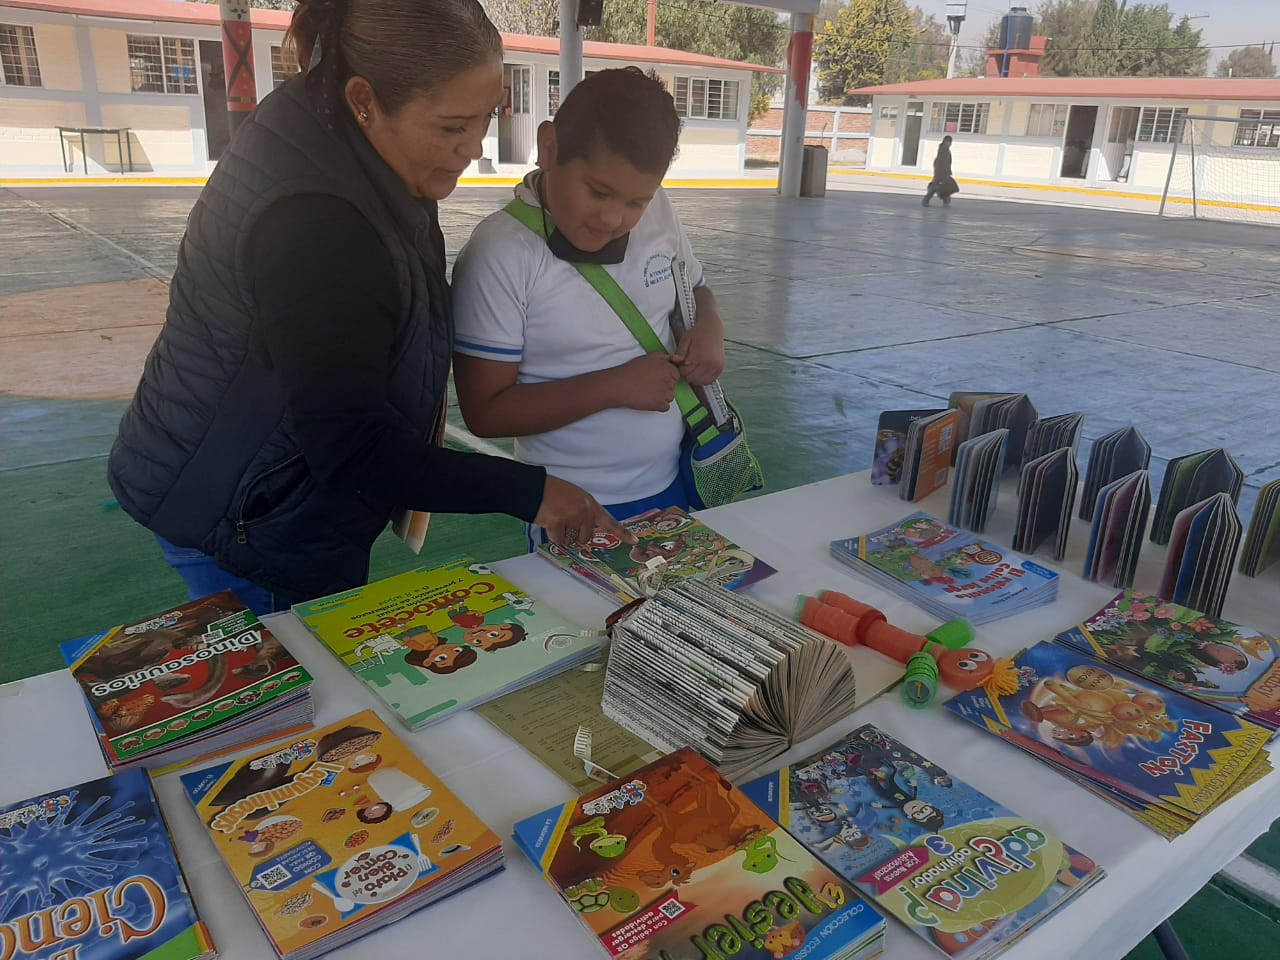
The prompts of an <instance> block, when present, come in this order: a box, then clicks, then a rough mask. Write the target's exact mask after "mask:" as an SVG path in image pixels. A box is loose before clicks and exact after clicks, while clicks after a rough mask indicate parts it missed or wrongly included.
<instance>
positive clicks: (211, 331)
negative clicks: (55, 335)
mask: <svg viewBox="0 0 1280 960" xmlns="http://www.w3.org/2000/svg"><path fill="white" fill-rule="evenodd" d="M297 193H323V194H331V195H333V196H337V197H341V198H342V199H343V200H346V201H347V202H349V203H350V204H351V205H352V206H354V207H355V208H356V209H357V210H359V211H360V213H361V214H363V215H364V217H365V218H366V219H367V220H368V221H369V223H370V224H372V225H373V227H374V228H375V229H376V230H377V231H378V233H379V234H380V236H381V238H382V241H383V243H384V244H385V245H386V248H387V250H388V252H389V253H390V256H391V259H392V261H393V263H394V267H395V272H396V276H397V278H398V281H399V287H400V290H399V293H400V303H401V310H400V317H401V320H400V326H399V328H398V330H397V333H396V345H395V351H394V356H395V365H394V367H393V369H392V371H391V376H390V382H389V384H388V398H389V401H390V403H391V405H392V406H393V407H394V408H395V409H396V410H397V411H398V412H399V413H400V414H401V415H403V416H404V417H405V418H407V419H408V420H409V421H410V422H411V423H413V424H414V425H415V426H416V427H417V428H418V429H419V430H421V432H422V435H423V436H424V437H427V436H429V435H430V433H431V430H432V427H433V425H434V421H435V417H436V413H437V411H438V409H439V407H440V401H441V398H442V397H443V395H444V391H445V387H446V381H447V379H448V375H449V357H450V352H451V350H452V329H453V324H452V319H451V315H450V304H449V290H448V286H447V284H446V282H445V262H444V240H443V237H442V236H441V234H440V228H439V224H438V222H437V216H436V207H435V204H434V203H433V202H429V201H422V200H417V199H415V198H413V197H411V196H410V195H409V193H408V192H407V191H406V190H405V188H404V185H403V183H402V182H401V181H400V179H399V178H398V177H397V176H396V175H395V174H394V173H393V172H392V171H391V169H390V168H389V167H387V166H386V164H385V163H384V162H383V161H382V159H381V158H380V157H379V156H378V155H377V153H376V152H375V151H374V150H373V148H372V147H371V146H370V145H369V143H368V142H367V141H366V140H365V138H364V136H363V135H362V134H361V133H360V132H359V131H358V130H357V129H356V128H355V127H354V124H352V123H350V122H344V121H343V120H335V119H334V112H333V111H332V110H331V109H330V104H328V103H327V102H326V101H325V100H324V99H323V98H320V97H319V96H317V95H316V94H315V93H313V92H309V90H308V87H307V84H306V78H305V77H299V78H297V79H295V80H292V81H290V82H289V83H288V84H286V85H285V86H283V87H281V88H280V89H279V90H277V91H276V92H275V93H273V94H271V95H270V96H268V97H267V98H266V99H265V100H264V101H263V102H262V104H261V105H260V106H259V107H258V109H257V111H256V112H255V113H254V115H253V116H252V117H251V118H250V119H249V120H247V121H246V122H245V124H244V125H243V126H242V127H241V129H240V130H239V131H238V132H237V133H236V136H235V138H234V140H233V141H232V144H231V147H230V149H229V150H228V152H227V154H226V155H225V156H224V157H223V158H222V160H221V161H220V162H219V163H218V166H217V169H215V170H214V172H213V174H212V176H210V178H209V182H208V185H207V186H206V187H205V189H204V190H203V191H202V192H201V194H200V198H199V200H197V201H196V205H195V207H194V208H193V209H192V211H191V216H190V219H189V221H188V223H187V232H186V236H185V237H184V238H183V240H182V246H181V248H180V249H179V252H178V266H177V270H176V271H175V273H174V277H173V284H172V287H171V289H170V296H169V310H168V313H167V315H166V317H165V323H164V327H163V328H162V329H161V331H160V336H159V337H158V339H157V340H156V342H155V345H154V346H153V347H152V349H151V354H150V355H149V356H148V357H147V363H146V368H145V370H144V372H143V375H142V382H141V383H140V384H139V385H138V390H137V393H136V394H135V395H134V398H133V402H132V404H131V405H130V407H129V409H128V410H127V411H126V412H125V415H124V418H123V419H122V420H121V423H120V432H119V435H118V436H117V438H116V442H115V445H114V446H113V447H112V450H111V457H110V462H109V468H108V469H109V479H110V483H111V489H112V490H113V491H114V492H115V495H116V497H117V498H118V499H119V501H120V504H121V506H122V507H124V509H125V510H126V511H127V512H128V513H129V515H130V516H132V517H133V518H134V519H135V520H137V521H138V522H139V523H141V524H143V525H144V526H146V527H149V528H150V529H151V530H153V531H155V532H156V533H158V534H160V535H161V536H162V537H164V538H165V539H167V540H170V541H172V542H173V543H175V544H177V545H179V546H184V547H195V548H197V549H199V550H201V551H202V552H204V553H206V554H209V555H210V556H212V557H214V558H215V559H216V560H217V562H218V564H219V566H221V567H223V568H224V569H226V570H229V571H231V572H232V573H235V574H238V575H240V576H242V577H246V578H248V579H250V580H253V581H254V582H255V583H259V584H262V585H264V586H266V587H269V588H274V589H277V590H283V591H288V592H290V593H303V594H307V595H310V596H319V595H321V594H326V593H332V592H335V591H338V590H345V589H348V588H350V587H353V586H357V585H359V584H362V583H364V582H365V580H366V579H367V577H368V570H369V548H370V546H371V545H372V543H373V541H374V539H375V538H376V537H377V536H378V534H379V532H380V531H381V530H382V528H383V527H385V526H386V524H387V520H388V517H387V516H386V514H385V513H379V512H378V511H377V510H376V509H374V508H372V507H370V506H369V505H367V504H365V503H363V502H361V501H359V500H357V499H355V498H353V497H350V496H347V495H343V494H341V493H339V492H338V491H336V490H333V489H330V488H327V487H325V486H323V485H322V484H321V483H320V482H319V481H318V480H317V479H316V477H315V476H314V475H313V474H312V473H311V470H310V469H309V467H308V465H307V462H306V460H305V458H304V457H303V455H302V452H301V450H300V449H299V446H298V443H297V441H296V440H295V436H294V430H293V425H292V423H291V422H290V417H289V414H288V413H287V412H286V409H285V395H286V385H285V384H284V383H282V382H281V381H280V380H279V378H278V377H277V376H276V375H275V372H274V371H273V369H272V368H271V365H270V359H269V358H268V356H267V354H266V351H265V349H264V348H263V345H262V341H261V335H260V331H259V330H258V327H257V323H256V308H255V305H254V302H253V297H252V291H251V271H250V264H248V263H247V262H246V257H247V251H248V248H249V238H250V234H251V233H252V231H253V226H254V223H255V222H256V220H257V218H258V217H259V216H260V215H261V214H262V212H263V211H264V210H266V208H267V207H268V206H269V205H270V204H271V203H273V202H274V201H276V200H279V199H280V198H282V197H286V196H289V195H292V194H297ZM333 242H334V243H335V244H341V243H343V242H344V240H343V238H342V237H334V238H333ZM334 389H335V390H341V389H342V385H341V384H334Z"/></svg>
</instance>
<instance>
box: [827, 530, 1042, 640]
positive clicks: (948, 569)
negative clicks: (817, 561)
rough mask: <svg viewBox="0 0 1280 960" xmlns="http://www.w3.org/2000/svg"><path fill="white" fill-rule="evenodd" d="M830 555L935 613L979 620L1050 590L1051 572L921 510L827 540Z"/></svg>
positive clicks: (1033, 602) (1027, 604) (1036, 602)
mask: <svg viewBox="0 0 1280 960" xmlns="http://www.w3.org/2000/svg"><path fill="white" fill-rule="evenodd" d="M831 555H832V556H833V557H835V558H836V559H837V560H840V561H841V562H843V563H846V564H848V565H849V566H851V567H853V568H854V569H855V570H857V571H858V572H859V573H861V574H862V575H863V576H865V577H867V578H868V579H870V580H872V581H874V582H876V583H879V584H881V585H882V586H884V587H885V588H886V589H888V590H892V591H893V592H894V593H896V594H897V595H898V596H900V597H904V598H906V599H907V600H910V601H911V602H913V603H915V604H917V605H918V606H920V607H922V608H924V609H925V610H928V611H929V612H930V613H932V614H933V615H934V616H936V617H938V619H940V620H950V619H952V618H954V617H964V618H965V619H966V620H968V621H969V622H970V623H973V624H980V623H987V622H989V621H991V620H998V619H1000V618H1001V617H1008V616H1012V615H1013V614H1015V613H1020V612H1022V611H1023V610H1027V609H1030V608H1032V607H1038V606H1041V605H1042V604H1046V603H1050V602H1052V601H1053V600H1054V599H1056V598H1057V596H1058V575H1057V574H1056V573H1055V572H1054V571H1052V570H1048V569H1046V568H1045V567H1042V566H1040V565H1039V564H1036V563H1033V562H1032V561H1030V560H1028V559H1027V558H1026V557H1024V556H1022V555H1021V554H1019V553H1015V552H1014V551H1012V550H1006V549H1004V548H1003V547H998V546H995V545H994V544H991V543H987V542H986V541H984V540H982V539H980V538H979V537H976V536H974V535H973V534H971V533H967V532H965V531H964V530H960V529H957V528H956V527H952V526H949V525H948V524H946V523H944V522H943V521H941V520H939V519H937V518H936V517H931V516H929V514H927V513H913V514H910V515H908V516H905V517H903V518H902V519H901V520H899V521H898V522H897V523H894V524H891V525H890V526H887V527H884V528H883V529H881V530H875V531H873V532H871V533H867V534H863V535H862V536H858V537H850V538H848V539H845V540H833V541H832V542H831Z"/></svg>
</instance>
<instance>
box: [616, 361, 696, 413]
mask: <svg viewBox="0 0 1280 960" xmlns="http://www.w3.org/2000/svg"><path fill="white" fill-rule="evenodd" d="M614 371H615V374H616V377H615V386H616V389H617V404H616V406H619V407H629V408H631V409H632V410H657V411H659V412H662V411H665V410H667V409H668V408H669V407H670V406H671V402H672V401H673V400H674V399H675V398H676V383H677V382H679V380H680V369H679V368H678V367H677V366H676V365H675V363H674V361H673V358H672V356H671V355H670V354H667V353H646V354H645V355H644V356H642V357H636V358H635V359H634V360H628V361H627V362H626V363H624V364H622V365H621V366H618V367H615V368H614Z"/></svg>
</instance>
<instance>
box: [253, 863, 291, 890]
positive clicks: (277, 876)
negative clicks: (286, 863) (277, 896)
mask: <svg viewBox="0 0 1280 960" xmlns="http://www.w3.org/2000/svg"><path fill="white" fill-rule="evenodd" d="M290 879H292V875H291V874H290V873H289V871H288V870H286V869H285V868H284V867H282V866H280V865H279V864H277V865H276V866H274V867H269V868H268V869H266V870H263V871H262V872H261V873H259V874H258V882H259V883H260V884H261V885H262V886H264V887H266V888H267V889H268V890H272V889H274V888H276V887H278V886H280V884H282V883H288V882H289V880H290Z"/></svg>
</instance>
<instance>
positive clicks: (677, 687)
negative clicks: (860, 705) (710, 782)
mask: <svg viewBox="0 0 1280 960" xmlns="http://www.w3.org/2000/svg"><path fill="white" fill-rule="evenodd" d="M855 688H856V684H855V681H854V674H853V669H852V667H851V666H850V661H849V658H848V656H847V655H846V653H845V651H844V648H842V647H840V646H839V645H838V644H836V643H834V642H832V641H831V640H828V639H827V638H826V637H823V636H820V635H819V634H816V633H813V632H811V631H809V630H807V629H805V628H804V627H802V626H800V625H799V624H796V623H793V622H792V621H791V620H789V619H787V618H786V617H783V616H780V615H779V614H777V613H774V612H773V611H772V610H770V609H768V608H767V607H765V606H763V605H761V604H759V603H756V602H755V601H753V600H751V599H750V598H748V597H744V596H741V595H739V594H734V593H730V592H729V591H727V590H725V589H723V588H722V587H717V586H716V585H714V584H709V583H705V582H702V581H698V580H685V581H683V582H680V583H677V584H675V585H674V586H671V587H666V588H664V589H663V590H661V591H659V592H658V593H657V594H656V595H655V596H654V597H652V598H651V599H649V600H647V601H645V602H644V603H643V604H641V605H639V606H638V607H636V608H634V609H632V610H631V611H629V612H628V613H627V614H625V615H624V616H623V617H622V618H621V619H619V620H618V622H617V623H616V624H614V627H613V643H612V646H611V650H610V654H609V666H608V672H607V674H606V676H605V687H604V701H603V707H604V712H605V716H607V717H609V718H611V719H613V720H615V721H617V723H618V724H620V725H621V726H622V727H623V728H624V729H626V730H629V731H630V732H632V733H633V734H635V735H636V736H638V737H640V738H641V739H643V740H645V741H646V742H648V743H651V744H653V745H654V746H656V747H659V748H660V749H662V750H663V751H670V750H675V749H677V748H678V747H682V746H692V747H694V748H695V749H696V750H697V751H698V752H699V753H701V754H702V755H703V756H704V757H706V758H707V759H709V760H710V761H711V762H712V763H714V764H716V766H718V767H720V768H721V769H722V770H724V771H725V772H726V773H727V774H729V775H731V776H732V775H736V774H737V773H742V772H745V771H747V770H750V769H751V768H753V767H755V766H756V765H758V764H761V763H764V762H765V761H767V760H770V759H772V758H773V757H776V756H778V755H779V754H781V753H782V752H783V751H784V750H786V749H787V748H788V747H789V746H790V745H791V744H792V743H794V742H796V741H798V740H803V739H804V738H805V737H808V736H811V735H812V734H815V733H817V732H818V731H819V730H822V729H823V728H824V727H827V726H828V725H830V724H831V723H834V722H835V721H836V720H838V719H840V718H841V717H843V716H845V715H846V714H847V713H849V712H850V711H851V710H852V709H853V708H854V705H855V692H856V690H855Z"/></svg>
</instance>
